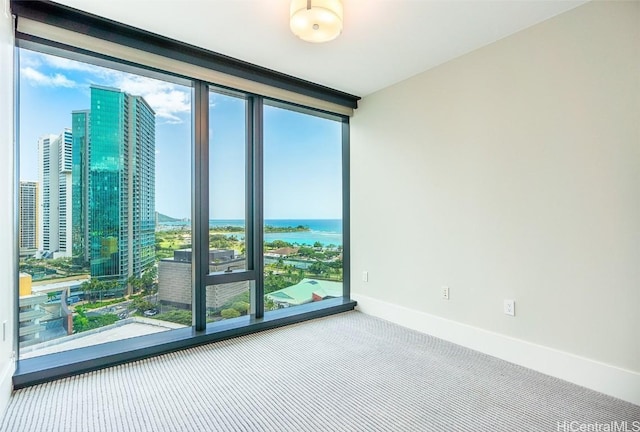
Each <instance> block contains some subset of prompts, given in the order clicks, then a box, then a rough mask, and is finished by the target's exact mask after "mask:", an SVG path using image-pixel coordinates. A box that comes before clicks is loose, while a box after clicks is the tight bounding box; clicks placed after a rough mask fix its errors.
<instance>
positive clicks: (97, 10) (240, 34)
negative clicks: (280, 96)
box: [58, 0, 585, 96]
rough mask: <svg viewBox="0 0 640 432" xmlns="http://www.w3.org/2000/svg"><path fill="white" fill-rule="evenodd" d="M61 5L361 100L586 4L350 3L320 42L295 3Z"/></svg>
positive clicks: (191, 0)
mask: <svg viewBox="0 0 640 432" xmlns="http://www.w3.org/2000/svg"><path fill="white" fill-rule="evenodd" d="M58 1H59V2H60V3H63V4H67V5H69V6H72V7H75V8H78V9H83V10H85V11H87V12H90V13H94V14H97V15H101V16H104V17H106V18H110V19H113V20H115V21H119V22H122V23H125V24H129V25H132V26H135V27H139V28H141V29H144V30H147V31H151V32H153V33H158V34H161V35H164V36H168V37H170V38H174V39H177V40H180V41H184V42H187V43H190V44H193V45H197V46H200V47H203V48H206V49H209V50H212V51H215V52H218V53H221V54H225V55H228V56H231V57H235V58H238V59H241V60H244V61H248V62H250V63H254V64H257V65H260V66H263V67H267V68H270V69H273V70H276V71H279V72H283V73H286V74H289V75H293V76H296V77H298V78H302V79H306V80H309V81H313V82H316V83H319V84H323V85H325V86H328V87H332V88H335V89H338V90H342V91H345V92H348V93H351V94H355V95H358V96H366V95H368V94H371V93H373V92H375V91H377V90H380V89H382V88H384V87H387V86H389V85H391V84H394V83H396V82H399V81H402V80H404V79H406V78H409V77H410V76H413V75H415V74H418V73H420V72H422V71H425V70H427V69H430V68H432V67H434V66H437V65H439V64H442V63H444V62H446V61H448V60H451V59H453V58H455V57H458V56H460V55H462V54H465V53H467V52H469V51H472V50H475V49H477V48H480V47H482V46H484V45H487V44H489V43H491V42H494V41H496V40H498V39H501V38H503V37H505V36H508V35H510V34H513V33H515V32H517V31H519V30H522V29H524V28H526V27H529V26H531V25H534V24H536V23H538V22H541V21H544V20H546V19H548V18H551V17H553V16H555V15H558V14H560V13H562V12H565V11H567V10H569V9H572V8H574V7H576V6H579V5H581V4H583V3H585V1H583V0H503V1H484V0H471V1H461V0H445V1H427V0H424V1H421V0H343V3H344V15H345V18H344V30H343V33H342V35H341V36H340V37H339V38H338V39H336V40H334V41H332V42H329V43H325V44H311V43H308V42H303V41H301V40H299V39H297V38H296V37H295V36H294V35H293V34H292V33H291V32H290V31H289V23H288V20H289V0H109V1H105V0H58Z"/></svg>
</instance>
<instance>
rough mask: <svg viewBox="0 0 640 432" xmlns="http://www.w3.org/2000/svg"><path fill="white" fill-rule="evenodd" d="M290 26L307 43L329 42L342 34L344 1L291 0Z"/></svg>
mask: <svg viewBox="0 0 640 432" xmlns="http://www.w3.org/2000/svg"><path fill="white" fill-rule="evenodd" d="M290 12H291V19H290V22H289V23H290V26H291V31H292V32H293V34H294V35H296V36H298V37H299V38H300V39H302V40H304V41H307V42H315V43H320V42H328V41H330V40H333V39H335V38H337V37H338V36H340V33H342V18H343V15H342V0H291V10H290Z"/></svg>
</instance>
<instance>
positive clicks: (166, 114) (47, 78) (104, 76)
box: [21, 51, 191, 124]
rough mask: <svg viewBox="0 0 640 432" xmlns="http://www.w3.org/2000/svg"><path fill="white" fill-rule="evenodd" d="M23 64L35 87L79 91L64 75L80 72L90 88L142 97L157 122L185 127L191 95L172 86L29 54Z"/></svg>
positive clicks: (81, 64) (26, 75)
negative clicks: (179, 124) (41, 86)
mask: <svg viewBox="0 0 640 432" xmlns="http://www.w3.org/2000/svg"><path fill="white" fill-rule="evenodd" d="M23 59H24V61H23ZM21 62H23V64H25V65H26V66H27V67H25V68H24V69H22V73H23V74H24V76H25V77H26V78H28V79H29V80H30V81H31V82H32V83H34V85H51V86H52V85H57V86H63V87H79V86H80V85H79V84H76V83H75V82H73V81H71V80H69V79H68V78H66V76H65V75H63V74H62V72H65V71H67V72H72V73H73V75H74V76H77V73H78V72H80V73H82V74H83V75H82V77H83V79H86V86H87V88H88V86H89V85H90V84H99V85H104V86H108V87H114V88H118V89H120V90H123V91H125V92H127V93H129V94H132V95H135V96H142V97H143V98H144V99H145V100H146V101H147V103H148V104H149V105H150V106H151V108H152V109H153V110H154V111H155V112H156V116H157V118H158V120H161V121H164V122H165V123H170V124H172V123H183V121H184V120H183V118H184V115H188V114H189V113H190V112H191V92H190V91H189V90H188V89H183V87H181V86H178V85H176V84H172V83H170V82H166V81H160V80H156V79H152V78H146V77H143V76H140V75H133V74H129V73H126V72H121V71H118V70H114V69H109V68H105V67H101V66H95V65H92V64H88V63H83V62H78V61H75V60H70V59H66V58H62V57H56V56H52V55H47V54H39V53H30V52H28V51H23V52H22V54H21ZM43 68H46V69H43ZM38 69H40V70H49V69H51V70H53V71H55V72H56V73H55V75H46V74H44V73H42V72H40V71H39V70H38ZM79 79H80V78H79Z"/></svg>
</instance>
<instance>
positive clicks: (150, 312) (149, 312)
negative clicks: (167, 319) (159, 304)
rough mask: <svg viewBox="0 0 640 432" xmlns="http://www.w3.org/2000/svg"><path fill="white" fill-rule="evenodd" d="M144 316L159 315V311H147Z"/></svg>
mask: <svg viewBox="0 0 640 432" xmlns="http://www.w3.org/2000/svg"><path fill="white" fill-rule="evenodd" d="M143 315H144V316H148V317H151V316H155V315H158V309H147V310H146V311H144V312H143Z"/></svg>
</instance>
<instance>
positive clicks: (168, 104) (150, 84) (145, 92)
mask: <svg viewBox="0 0 640 432" xmlns="http://www.w3.org/2000/svg"><path fill="white" fill-rule="evenodd" d="M113 78H115V79H114V82H112V83H111V84H110V85H112V86H113V87H116V88H119V89H121V90H124V91H125V92H127V93H129V94H132V95H138V96H142V97H143V98H144V99H145V100H146V101H147V103H148V104H149V105H150V106H151V108H153V110H154V111H155V112H156V115H157V117H159V118H160V119H162V120H165V121H166V122H167V123H182V118H181V117H180V115H181V114H189V113H190V112H191V99H190V97H189V93H188V92H186V91H183V90H180V89H179V88H178V86H176V85H175V84H171V83H168V82H165V81H159V80H155V79H151V78H145V77H142V76H138V75H130V74H124V73H120V74H119V76H114V77H113Z"/></svg>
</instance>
